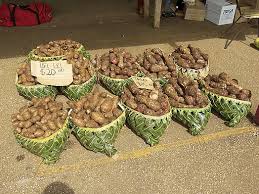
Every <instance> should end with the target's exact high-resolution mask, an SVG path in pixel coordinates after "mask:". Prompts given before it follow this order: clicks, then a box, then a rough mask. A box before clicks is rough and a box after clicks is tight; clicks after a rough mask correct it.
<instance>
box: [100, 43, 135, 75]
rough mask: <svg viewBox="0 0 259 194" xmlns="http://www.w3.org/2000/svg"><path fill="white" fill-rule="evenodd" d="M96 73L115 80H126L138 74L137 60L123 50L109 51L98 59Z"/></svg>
mask: <svg viewBox="0 0 259 194" xmlns="http://www.w3.org/2000/svg"><path fill="white" fill-rule="evenodd" d="M99 63H100V64H99V65H98V66H100V68H99V69H98V71H99V72H100V73H101V74H103V75H106V76H109V77H111V78H116V79H127V78H129V77H131V76H133V75H135V74H137V73H138V72H139V69H140V65H139V64H138V63H137V58H136V57H133V56H132V55H131V54H130V53H128V52H125V51H124V50H123V49H117V48H114V49H111V50H110V51H109V53H105V54H103V55H102V56H101V57H100V61H99Z"/></svg>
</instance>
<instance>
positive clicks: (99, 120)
mask: <svg viewBox="0 0 259 194" xmlns="http://www.w3.org/2000/svg"><path fill="white" fill-rule="evenodd" d="M91 118H92V119H93V120H94V121H95V122H97V123H99V124H100V125H103V124H105V123H107V120H106V118H105V117H104V116H103V115H102V114H101V113H99V112H92V113H91Z"/></svg>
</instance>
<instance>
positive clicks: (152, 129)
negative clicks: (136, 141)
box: [123, 104, 172, 146]
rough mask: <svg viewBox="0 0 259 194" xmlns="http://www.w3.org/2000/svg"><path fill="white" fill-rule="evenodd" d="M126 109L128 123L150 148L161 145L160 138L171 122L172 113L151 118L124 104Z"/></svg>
mask: <svg viewBox="0 0 259 194" xmlns="http://www.w3.org/2000/svg"><path fill="white" fill-rule="evenodd" d="M123 106H124V107H125V109H126V116H127V123H128V125H129V127H130V128H131V129H132V130H134V131H135V133H136V134H137V135H138V136H140V137H141V138H142V139H144V141H145V142H146V143H147V144H149V145H150V146H154V145H156V144H158V143H159V139H160V137H161V136H162V135H163V134H164V132H165V129H166V128H167V127H168V126H169V124H170V122H171V117H172V113H171V112H168V113H167V114H165V115H163V116H149V115H144V114H142V113H140V112H137V111H135V110H133V109H131V108H130V107H128V106H126V105H125V104H123Z"/></svg>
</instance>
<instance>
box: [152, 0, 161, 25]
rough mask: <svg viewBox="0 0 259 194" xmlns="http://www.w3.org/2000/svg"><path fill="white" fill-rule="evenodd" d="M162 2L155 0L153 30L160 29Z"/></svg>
mask: <svg viewBox="0 0 259 194" xmlns="http://www.w3.org/2000/svg"><path fill="white" fill-rule="evenodd" d="M161 8H162V0H155V15H154V28H159V27H160V17H161Z"/></svg>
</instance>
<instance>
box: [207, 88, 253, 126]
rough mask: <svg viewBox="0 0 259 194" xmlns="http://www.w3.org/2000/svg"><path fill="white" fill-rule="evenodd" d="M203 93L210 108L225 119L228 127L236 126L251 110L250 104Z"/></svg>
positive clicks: (210, 93) (208, 92)
mask: <svg viewBox="0 0 259 194" xmlns="http://www.w3.org/2000/svg"><path fill="white" fill-rule="evenodd" d="M204 91H205V93H206V94H207V95H208V97H209V99H210V101H211V104H212V107H213V108H214V109H215V110H216V111H217V112H218V113H219V114H220V115H221V116H222V117H223V118H224V119H225V121H226V122H225V123H226V125H228V126H229V127H234V126H236V125H237V124H238V123H239V122H240V120H241V119H242V118H243V117H245V116H246V115H247V114H248V113H249V111H250V109H251V106H252V104H251V102H248V101H241V100H237V99H233V98H227V97H223V96H220V95H217V94H214V93H212V92H210V91H207V90H204Z"/></svg>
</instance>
